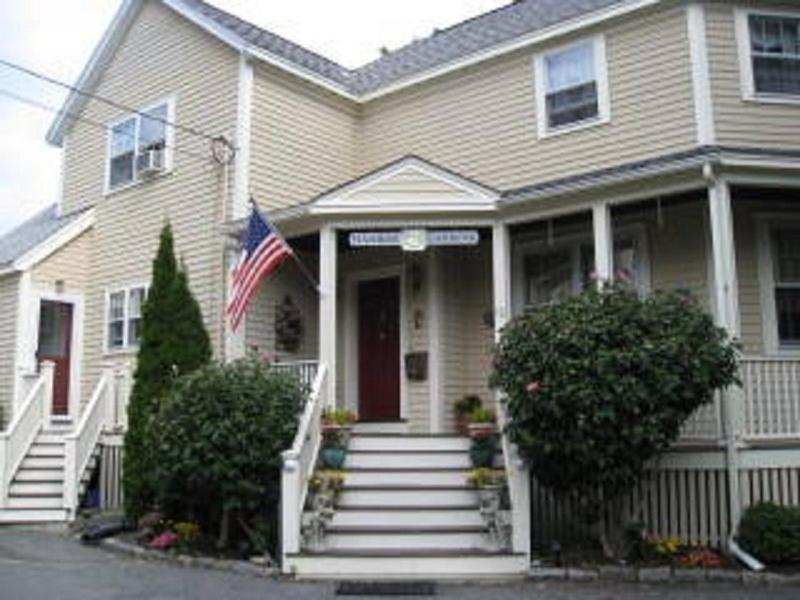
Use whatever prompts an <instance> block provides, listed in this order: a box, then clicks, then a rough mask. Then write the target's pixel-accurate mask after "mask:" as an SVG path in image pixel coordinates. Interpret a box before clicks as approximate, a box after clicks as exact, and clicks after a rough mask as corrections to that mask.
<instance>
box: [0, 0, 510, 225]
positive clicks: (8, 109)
mask: <svg viewBox="0 0 800 600" xmlns="http://www.w3.org/2000/svg"><path fill="white" fill-rule="evenodd" d="M509 2H510V0H402V1H401V2H389V1H386V0H383V1H377V0H273V1H271V2H266V1H262V0H212V3H213V4H215V5H217V6H219V7H221V8H224V9H225V10H228V11H230V12H232V13H234V14H237V15H239V16H241V17H243V18H245V19H247V20H249V21H252V22H254V23H256V24H258V25H260V26H262V27H265V28H267V29H269V30H271V31H273V32H275V33H277V34H279V35H282V36H284V37H287V38H289V39H290V40H292V41H294V42H297V43H299V44H302V45H304V46H306V47H308V48H310V49H312V50H315V51H317V52H320V53H321V54H323V55H325V56H327V57H329V58H332V59H334V60H336V61H338V62H340V63H342V64H344V65H345V66H348V67H354V66H358V65H361V64H364V63H366V62H368V61H370V60H373V59H374V58H376V57H377V56H378V55H379V51H380V48H381V47H382V46H386V47H388V48H390V49H392V48H396V47H398V46H401V45H403V44H405V43H407V42H409V41H411V40H413V39H414V38H420V37H425V36H427V35H429V34H430V33H431V32H432V31H433V29H434V28H435V27H439V28H442V27H447V26H449V25H452V24H454V23H457V22H458V21H461V20H463V19H466V18H469V17H472V16H474V15H477V14H480V13H482V12H485V11H488V10H492V9H494V8H497V7H499V6H502V5H504V4H508V3H509ZM119 4H120V0H0V58H3V59H6V60H9V61H12V62H15V63H18V64H22V65H24V66H27V67H30V68H31V69H33V70H36V71H39V72H43V73H46V74H48V75H50V76H52V77H55V78H57V79H60V80H62V81H67V82H69V83H72V82H74V81H75V80H76V79H77V77H78V74H79V73H80V71H81V69H82V68H83V65H84V64H85V62H86V61H87V60H88V58H89V55H90V54H91V52H92V49H93V48H94V45H95V44H96V43H97V40H99V39H100V37H101V36H102V34H103V31H104V29H105V27H106V25H107V24H108V23H109V22H110V20H111V18H112V17H113V15H114V12H115V11H116V10H117V8H118V6H119ZM4 91H5V92H9V91H10V92H12V93H15V94H17V95H19V96H25V97H28V98H32V99H35V100H36V101H38V102H40V103H45V104H48V105H50V106H52V107H55V108H58V107H59V106H60V105H61V103H62V101H63V99H64V91H63V90H61V89H60V88H57V87H54V86H51V85H47V84H43V83H41V82H37V81H36V80H33V79H31V78H29V77H25V76H21V75H19V74H16V73H14V72H13V71H10V70H9V69H7V68H6V67H3V66H0V235H2V234H3V233H4V232H6V231H7V230H8V229H10V228H12V227H14V226H15V225H17V224H19V223H20V222H22V221H23V220H24V219H26V218H28V217H29V216H31V215H32V214H34V213H35V212H37V211H38V210H40V209H42V208H44V207H45V206H47V205H49V204H51V203H53V202H55V201H56V200H57V198H58V186H59V174H60V163H61V161H60V150H59V149H57V148H52V147H50V146H49V145H47V143H46V142H45V140H44V137H45V133H46V131H47V129H48V127H49V126H50V123H51V121H52V119H53V114H52V113H48V112H46V111H43V110H41V109H38V108H32V107H29V106H26V105H24V104H21V103H20V102H18V101H16V100H11V99H9V98H7V97H5V96H2V93H3V92H4Z"/></svg>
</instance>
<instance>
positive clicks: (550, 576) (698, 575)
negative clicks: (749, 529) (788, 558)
mask: <svg viewBox="0 0 800 600" xmlns="http://www.w3.org/2000/svg"><path fill="white" fill-rule="evenodd" d="M529 578H530V579H533V580H538V581H598V580H600V581H624V582H628V583H630V582H639V583H700V582H712V583H739V584H743V585H747V586H755V585H770V586H778V585H800V574H797V575H794V574H793V575H783V574H780V573H770V572H762V573H755V572H753V571H732V570H726V569H689V568H674V567H669V566H661V567H628V566H618V565H604V566H601V567H597V568H594V569H593V568H588V569H576V568H572V567H567V568H553V567H533V568H531V570H530V572H529Z"/></svg>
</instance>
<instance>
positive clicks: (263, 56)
mask: <svg viewBox="0 0 800 600" xmlns="http://www.w3.org/2000/svg"><path fill="white" fill-rule="evenodd" d="M161 1H162V3H163V4H164V5H165V6H168V7H169V8H171V9H172V10H174V11H175V12H177V13H178V14H180V15H181V16H183V17H184V18H186V19H188V20H189V21H191V22H192V23H194V24H196V25H197V26H198V27H200V28H201V29H203V30H204V31H206V32H207V33H209V34H211V35H212V36H214V37H215V38H217V39H218V40H220V41H221V42H223V43H224V44H226V45H228V46H230V47H231V48H233V49H234V50H236V51H237V52H247V53H248V54H249V55H251V56H253V57H254V58H257V59H259V60H261V61H263V62H265V63H267V64H271V65H273V66H275V67H278V68H280V69H282V70H284V71H286V72H289V73H291V74H293V75H295V76H297V77H300V78H301V79H304V80H306V81H309V82H311V83H313V84H315V85H318V86H320V87H322V88H323V89H326V90H328V91H329V92H332V93H334V94H336V95H338V96H341V97H343V98H346V99H348V100H351V101H353V102H356V103H360V104H363V103H366V102H369V101H371V100H375V99H377V98H380V97H382V96H386V95H389V94H393V93H395V92H398V91H400V90H402V89H405V88H408V87H411V86H415V85H418V84H420V83H423V82H425V81H428V80H431V79H435V78H437V77H442V76H443V75H446V74H448V73H451V72H453V71H457V70H460V69H464V68H466V67H469V66H471V65H474V64H476V63H480V62H484V61H487V60H490V59H492V58H496V57H498V56H502V55H504V54H508V53H510V52H514V51H515V50H519V49H522V48H527V47H529V46H533V45H535V44H540V43H542V42H545V41H548V40H551V39H554V38H558V37H562V36H565V35H568V34H570V33H572V32H575V31H578V30H581V29H586V28H588V27H592V26H594V25H596V24H598V23H602V22H604V21H608V20H610V19H614V18H617V17H621V16H624V15H627V14H630V13H633V12H636V11H638V10H641V9H644V8H648V7H651V6H656V5H658V4H659V3H661V2H663V0H629V1H627V2H622V3H619V4H618V5H615V6H611V7H609V8H605V9H601V10H597V11H594V12H592V13H590V14H588V15H582V16H579V17H576V18H574V19H570V20H567V21H564V22H561V23H557V24H555V25H553V26H551V27H547V28H545V29H542V30H539V31H535V32H533V33H530V34H528V35H524V36H521V37H519V38H517V39H514V40H511V41H509V42H506V43H504V44H500V45H498V46H495V47H493V48H489V49H488V50H484V51H479V52H475V53H473V54H471V55H469V56H467V57H465V58H463V59H459V60H455V61H452V62H450V63H448V64H445V65H443V66H440V67H436V68H433V69H430V70H428V71H426V72H423V73H420V74H417V75H413V76H411V77H408V78H405V79H402V80H400V81H398V82H396V83H394V84H390V85H387V86H385V87H383V88H381V89H379V90H377V91H375V92H370V93H367V94H362V95H356V94H353V93H351V92H349V91H348V90H346V89H345V88H344V87H343V86H342V85H340V84H338V83H335V82H332V81H331V80H329V79H326V78H324V77H321V76H319V75H317V74H316V73H313V72H311V71H308V70H306V69H302V68H300V67H298V66H297V65H295V64H293V63H288V62H287V61H286V60H284V59H282V58H280V57H277V56H275V55H273V54H271V53H268V52H266V51H265V50H263V49H261V48H256V47H254V46H252V45H249V44H247V43H245V42H244V40H242V39H241V38H239V37H238V36H235V35H233V34H232V33H230V32H229V31H228V30H227V29H224V28H223V27H221V26H220V25H218V24H217V23H215V22H214V21H213V20H212V19H210V18H208V17H204V16H203V15H201V14H199V13H197V12H196V11H193V10H192V9H190V8H189V7H187V6H186V5H184V4H183V3H182V2H180V0H161ZM141 6H142V0H125V2H124V3H123V5H122V7H121V8H120V10H119V11H118V12H117V14H116V16H115V17H114V20H113V21H112V22H111V24H110V25H109V27H108V29H107V30H106V32H105V33H104V35H103V38H102V40H101V41H100V43H99V44H98V45H97V47H96V48H95V50H94V52H93V53H92V56H91V58H90V59H89V62H88V63H87V64H86V66H85V67H84V69H83V71H82V72H81V75H80V77H79V78H78V81H77V83H76V84H75V87H77V88H79V89H81V90H84V91H87V92H91V91H92V90H93V89H94V87H95V85H96V83H97V81H98V80H99V78H100V76H101V74H102V70H103V69H104V68H105V67H106V66H107V65H108V62H109V61H110V59H111V58H112V57H113V55H114V52H115V50H116V48H117V46H118V45H119V44H120V43H121V41H122V40H123V39H124V37H125V34H126V33H127V31H128V28H129V27H130V25H131V23H132V22H133V20H134V18H135V17H136V15H137V14H138V10H139V9H140V7H141ZM85 104H86V98H85V97H84V96H82V95H80V94H76V93H74V92H73V93H71V94H70V95H69V97H68V98H67V101H66V102H65V103H64V106H63V108H62V109H61V112H59V115H58V116H57V117H56V119H55V120H54V121H53V124H52V125H51V126H50V129H49V130H48V132H47V141H48V142H49V143H51V144H53V145H55V146H58V145H60V144H61V143H62V141H63V138H64V135H65V133H66V132H67V129H68V127H69V125H70V118H69V116H68V115H75V114H78V113H80V111H81V110H82V108H83V106H84V105H85Z"/></svg>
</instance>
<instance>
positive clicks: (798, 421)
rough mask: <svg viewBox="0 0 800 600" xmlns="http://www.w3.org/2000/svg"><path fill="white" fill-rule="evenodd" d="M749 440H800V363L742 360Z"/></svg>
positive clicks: (745, 428)
mask: <svg viewBox="0 0 800 600" xmlns="http://www.w3.org/2000/svg"><path fill="white" fill-rule="evenodd" d="M742 386H743V388H744V433H745V437H746V438H748V439H776V438H787V437H800V359H788V358H762V357H745V358H743V359H742Z"/></svg>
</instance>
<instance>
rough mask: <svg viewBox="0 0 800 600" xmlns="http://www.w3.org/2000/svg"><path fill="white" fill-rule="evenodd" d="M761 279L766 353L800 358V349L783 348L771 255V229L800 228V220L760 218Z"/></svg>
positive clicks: (774, 217) (759, 266) (790, 217)
mask: <svg viewBox="0 0 800 600" xmlns="http://www.w3.org/2000/svg"><path fill="white" fill-rule="evenodd" d="M756 219H757V221H756V223H757V240H758V279H759V287H760V299H761V323H762V325H761V329H762V337H763V341H764V351H765V354H768V355H773V356H781V357H783V356H786V357H791V358H795V357H800V347H798V346H782V345H781V343H780V337H779V335H778V315H777V313H776V310H775V309H776V307H775V271H774V269H775V264H774V261H773V256H772V248H773V244H772V230H773V229H774V228H776V227H790V228H798V229H800V217H797V216H794V215H758V216H757V217H756Z"/></svg>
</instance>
